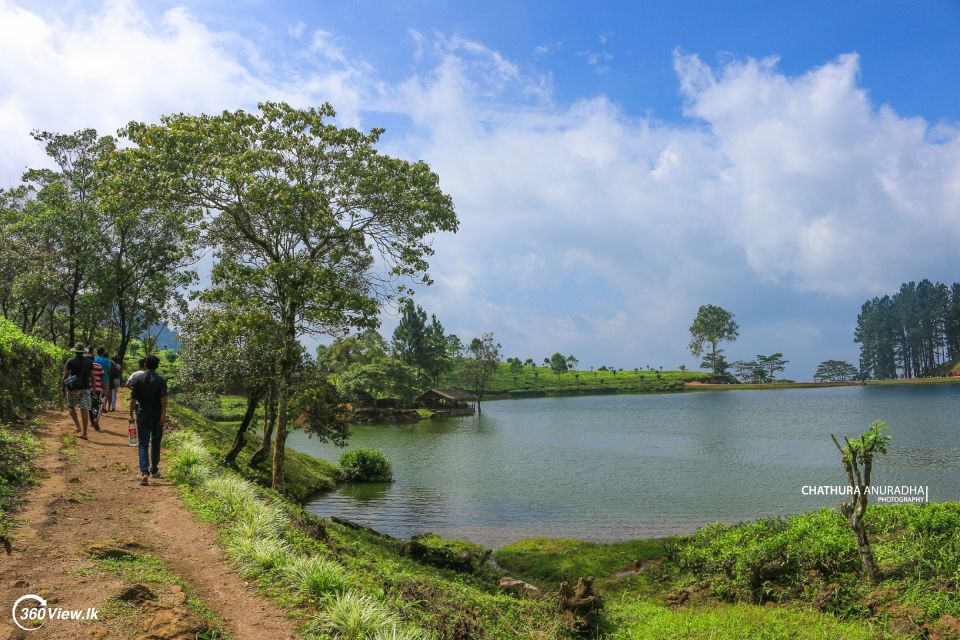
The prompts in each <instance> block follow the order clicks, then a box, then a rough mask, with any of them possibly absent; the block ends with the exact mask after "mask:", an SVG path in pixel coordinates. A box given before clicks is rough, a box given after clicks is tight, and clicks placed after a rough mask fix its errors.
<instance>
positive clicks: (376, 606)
mask: <svg viewBox="0 0 960 640" xmlns="http://www.w3.org/2000/svg"><path fill="white" fill-rule="evenodd" d="M317 621H318V622H319V626H320V628H321V629H322V630H324V631H326V632H327V633H329V634H330V635H331V636H332V637H334V638H338V639H339V640H367V639H369V638H380V637H382V638H390V637H392V635H388V634H392V633H394V632H395V631H396V629H397V624H398V620H397V618H396V616H394V615H393V614H392V613H390V611H388V610H387V609H386V608H384V606H383V605H381V604H380V603H378V602H377V601H375V600H373V599H372V598H369V597H367V596H365V595H362V594H358V593H356V592H354V591H350V592H347V593H343V594H340V595H338V596H337V597H336V598H333V599H332V600H331V601H330V603H329V604H328V605H327V607H326V609H324V610H323V612H322V613H320V615H319V616H318V618H317Z"/></svg>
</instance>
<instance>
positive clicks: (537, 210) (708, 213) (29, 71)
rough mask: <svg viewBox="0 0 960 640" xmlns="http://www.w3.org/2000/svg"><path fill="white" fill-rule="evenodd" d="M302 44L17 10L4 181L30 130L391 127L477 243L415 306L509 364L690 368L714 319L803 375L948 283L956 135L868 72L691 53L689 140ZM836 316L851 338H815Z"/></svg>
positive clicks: (957, 210)
mask: <svg viewBox="0 0 960 640" xmlns="http://www.w3.org/2000/svg"><path fill="white" fill-rule="evenodd" d="M321 27H322V25H321ZM305 29H306V27H305V26H304V27H300V26H296V27H295V28H293V29H292V30H291V33H290V35H291V36H293V38H291V40H292V42H293V46H295V47H299V48H297V49H295V50H293V51H290V52H285V54H284V56H282V58H283V59H282V60H280V59H277V58H278V57H277V56H270V55H268V54H267V52H265V51H263V50H262V49H261V47H258V45H257V43H256V42H255V41H251V40H247V39H245V38H243V37H241V36H239V35H237V34H229V33H221V32H216V31H213V30H211V29H209V28H208V27H207V26H205V25H204V24H202V23H201V22H200V21H198V20H197V19H196V18H195V17H193V16H192V15H191V14H190V13H189V12H188V11H186V10H184V9H174V10H171V11H168V12H166V13H164V14H162V16H161V17H160V18H159V20H158V21H151V20H148V19H147V18H146V17H145V16H144V15H143V14H142V12H141V11H140V10H139V8H138V5H136V4H135V3H133V2H132V1H126V2H120V1H117V2H111V3H107V4H105V5H104V7H103V9H102V11H100V12H98V13H96V14H93V15H90V16H80V17H77V18H76V19H74V20H73V21H64V20H61V19H58V18H52V17H45V16H41V15H40V14H37V13H33V12H30V11H28V10H26V9H23V8H20V7H18V6H16V5H13V4H10V3H9V2H4V1H3V0H0V135H2V136H3V137H4V139H5V140H6V141H8V143H7V144H6V145H4V146H3V149H2V151H0V153H2V154H3V155H0V179H2V180H3V182H4V183H10V182H13V181H15V180H16V178H17V177H18V175H19V172H20V171H21V170H22V168H23V167H24V166H25V165H30V164H36V163H37V162H38V161H39V160H40V158H39V150H38V149H35V148H34V145H33V143H32V141H31V140H30V139H29V137H28V136H27V132H29V130H30V129H32V128H46V129H53V130H59V131H65V130H71V129H76V128H79V127H84V126H96V127H98V128H100V129H102V130H105V131H110V130H112V129H114V128H116V127H118V126H120V125H122V124H123V123H124V122H126V121H127V120H129V119H134V118H136V119H147V120H153V119H156V118H157V117H158V116H159V115H160V114H161V113H165V112H170V111H208V112H209V111H218V110H220V109H223V108H232V107H239V106H245V107H249V106H252V105H253V104H254V103H255V102H257V101H259V100H263V99H286V100H290V101H291V102H294V103H296V104H317V103H319V102H322V101H325V100H328V101H330V102H332V103H333V104H334V105H335V106H336V107H337V109H338V112H339V113H340V119H341V121H342V122H344V123H345V124H351V125H354V124H356V125H362V126H375V125H378V124H380V123H381V120H382V119H384V118H389V119H390V121H391V122H400V123H403V124H402V125H401V126H398V127H395V128H393V129H392V130H391V131H389V132H388V135H387V136H386V137H385V139H384V143H383V144H384V150H385V151H387V152H389V153H394V154H396V155H400V156H403V157H408V158H423V159H425V160H427V161H428V162H429V163H430V164H431V166H432V167H434V169H435V170H436V171H437V172H438V174H439V175H440V176H441V184H442V186H443V188H444V189H445V190H447V191H448V192H450V193H451V194H452V195H453V197H454V201H455V204H456V206H457V210H458V212H459V215H460V217H461V221H462V224H461V231H460V233H458V234H457V235H456V236H452V237H451V236H444V237H443V238H439V239H437V241H436V244H435V248H436V251H437V254H436V256H435V257H434V260H433V263H432V264H433V268H432V273H433V276H434V280H435V285H434V286H433V287H431V288H429V289H425V290H424V291H422V292H420V294H418V295H419V297H420V299H421V304H423V305H424V306H425V307H426V308H427V309H428V310H429V311H431V312H434V313H436V314H437V315H438V316H439V317H440V318H441V320H442V321H443V322H444V324H445V325H446V326H447V328H448V329H449V330H453V331H457V332H458V333H461V334H463V335H465V336H473V335H478V334H479V333H480V332H482V331H486V330H493V331H495V332H496V334H497V336H498V339H500V341H501V342H503V344H504V346H505V348H506V350H507V351H508V352H510V353H515V354H517V355H523V356H524V357H527V356H528V355H529V356H531V357H537V358H538V359H539V358H541V357H542V355H545V354H547V353H552V352H554V351H557V350H559V351H563V352H564V353H569V352H573V353H575V354H576V355H578V356H579V357H581V360H582V361H583V363H584V364H585V365H589V364H604V363H606V364H616V365H618V366H623V367H630V368H632V367H633V366H641V365H643V366H646V365H648V364H649V365H658V364H664V365H665V366H675V365H676V364H678V363H679V362H680V361H681V360H682V359H683V358H684V357H685V356H684V351H685V349H684V347H685V345H686V342H687V339H686V328H687V326H688V325H689V323H690V320H691V319H692V317H693V314H694V313H695V312H696V308H697V306H699V305H700V304H703V303H707V302H711V303H716V304H723V305H727V306H730V307H731V308H732V309H733V310H734V311H735V312H737V313H738V316H739V317H740V319H741V321H742V322H743V324H744V325H745V326H744V332H743V333H744V336H745V338H744V340H747V339H748V338H749V337H750V336H754V338H750V340H752V341H753V342H752V343H751V344H750V345H746V344H745V345H743V349H744V350H745V351H746V355H753V353H755V352H760V351H764V350H766V351H783V352H784V353H786V354H787V357H788V358H791V359H793V360H794V362H797V361H799V360H801V358H797V357H792V356H793V354H791V353H790V352H789V350H790V347H791V346H792V347H795V348H796V349H797V350H800V349H803V350H805V351H806V352H808V353H809V352H810V350H811V346H810V343H811V342H812V341H815V339H820V338H822V339H823V340H826V341H830V340H832V341H833V343H834V344H839V342H840V338H841V337H842V340H843V342H844V343H845V344H849V340H850V336H849V331H850V329H849V326H850V325H852V323H853V321H854V320H855V314H856V308H857V307H858V306H859V302H860V301H862V299H863V297H865V296H868V295H872V294H874V293H877V292H880V291H886V290H889V289H890V288H891V287H894V286H896V285H897V284H898V283H899V282H900V281H902V280H906V279H911V278H916V277H923V276H929V277H941V278H950V277H952V276H951V275H950V274H949V273H946V270H947V268H948V266H949V264H950V263H951V262H952V261H953V259H954V253H955V250H954V249H955V246H956V244H957V241H958V240H960V129H958V127H957V125H956V124H955V123H936V124H930V123H928V122H925V121H924V120H923V119H921V118H916V117H910V116H904V115H900V114H897V113H896V112H894V111H893V110H892V109H891V108H889V107H887V106H884V105H877V104H874V103H873V102H872V101H871V99H870V96H869V94H868V93H867V92H866V90H865V89H864V88H863V86H862V85H861V80H860V77H859V60H858V58H857V57H856V56H855V55H842V56H839V57H837V58H836V59H834V60H830V61H826V62H825V64H823V65H822V66H820V67H818V68H815V69H811V70H809V71H807V72H806V73H803V74H800V75H797V76H788V75H787V74H785V73H783V72H782V71H781V70H780V69H779V68H778V61H777V59H776V58H767V59H760V60H757V59H736V58H731V59H729V60H728V61H727V62H725V63H723V64H721V65H719V66H711V65H708V64H706V63H704V62H703V61H702V60H701V59H700V58H699V57H697V56H696V55H692V54H686V53H682V52H677V53H676V54H675V58H674V64H675V70H676V76H677V87H678V92H679V98H678V99H680V100H682V101H683V104H684V114H685V119H684V120H682V121H680V122H671V123H668V122H663V121H659V120H656V119H655V118H652V117H643V118H638V117H635V116H633V115H632V114H630V113H626V112H624V110H623V109H622V108H621V107H620V106H619V105H617V104H616V103H614V102H612V101H611V100H609V99H608V98H607V97H605V96H602V95H598V96H584V97H583V98H582V99H579V100H576V101H574V102H572V103H566V104H557V102H556V99H555V96H554V92H553V83H554V82H555V80H554V79H553V78H552V77H551V76H550V75H549V74H546V73H541V72H539V71H538V70H536V69H529V68H527V67H525V66H523V65H521V64H519V63H517V62H515V61H512V60H509V59H508V58H506V57H505V56H504V55H502V54H501V53H500V52H498V51H496V50H494V49H492V48H490V47H489V46H487V45H486V44H484V43H481V42H477V41H474V40H469V39H466V38H463V37H461V36H458V35H456V34H453V35H449V34H433V35H429V36H428V35H424V34H422V33H419V32H410V35H411V38H412V42H413V45H414V47H415V50H412V51H411V53H410V55H411V58H412V59H413V61H414V62H416V66H415V68H416V71H415V72H412V73H411V74H409V75H408V76H406V77H403V78H399V79H395V78H392V79H389V80H388V79H385V78H383V77H380V75H379V74H378V72H377V70H376V69H375V68H373V67H371V66H370V65H368V64H367V63H365V62H364V61H363V59H362V56H358V55H357V54H356V53H355V52H351V51H349V50H348V49H345V48H344V47H343V46H342V45H341V44H340V41H339V40H338V38H337V35H336V34H332V33H329V32H327V31H325V30H323V29H322V28H321V29H317V30H314V31H313V32H312V35H311V37H302V36H304V35H305ZM548 44H549V45H550V50H551V51H553V50H555V49H556V47H558V46H559V43H553V42H549V43H548ZM554 45H556V46H554ZM545 46H546V45H545ZM547 52H548V51H547V50H543V51H538V53H540V54H545V53H547ZM287 54H289V55H287ZM598 61H599V60H598ZM789 300H794V302H793V303H792V304H793V306H792V307H791V308H790V309H789V310H787V311H784V315H789V316H791V317H792V320H791V323H779V322H778V321H777V318H776V317H770V315H771V314H770V313H769V312H768V313H766V314H764V319H763V320H762V322H761V321H759V320H758V321H756V323H755V324H756V327H755V328H753V329H751V327H750V322H751V320H750V316H749V314H750V313H754V312H757V310H758V309H760V308H762V305H764V304H766V305H767V306H768V307H769V305H771V304H775V303H776V301H779V302H784V303H785V304H790V303H789ZM796 300H800V301H801V302H800V303H797V302H796ZM824 300H826V301H827V302H824ZM837 300H840V301H842V304H841V305H840V307H842V308H843V313H844V314H849V315H850V317H849V322H848V323H847V325H844V326H835V325H836V323H835V322H834V323H833V324H831V325H830V327H829V331H827V329H824V330H823V333H821V332H820V331H819V330H816V331H815V330H814V329H812V328H811V327H814V328H815V327H822V326H826V325H827V324H829V323H828V322H827V321H826V320H825V315H824V314H826V313H827V312H826V311H825V310H826V309H828V308H829V311H830V313H835V312H836V310H837V309H838V308H839V307H837V306H836V304H835V302H836V301H837ZM785 301H786V302H785ZM830 301H833V302H830ZM824 305H826V306H824ZM830 305H833V306H830ZM844 305H846V306H844ZM818 309H819V310H820V311H818ZM818 313H820V314H821V315H820V316H818V315H817V314H818ZM773 315H775V314H773ZM390 322H391V320H390V318H389V317H388V318H387V319H386V324H387V327H388V328H389V324H390ZM777 327H780V329H777ZM791 327H792V328H791ZM841 333H843V334H844V335H842V336H841ZM768 342H769V343H770V344H769V348H767V347H768V345H767V343H768ZM761 343H762V344H761ZM733 355H734V356H735V357H739V356H738V355H737V354H735V353H734V354H733ZM817 355H820V354H816V355H809V356H807V357H808V358H814V357H816V356H817ZM823 355H824V357H833V354H823ZM594 360H595V361H594ZM686 362H687V364H688V365H689V364H691V362H690V359H689V356H686ZM814 364H815V363H814ZM805 368H807V367H805ZM811 370H812V369H811ZM804 375H808V374H807V373H806V372H804V373H802V374H798V376H804Z"/></svg>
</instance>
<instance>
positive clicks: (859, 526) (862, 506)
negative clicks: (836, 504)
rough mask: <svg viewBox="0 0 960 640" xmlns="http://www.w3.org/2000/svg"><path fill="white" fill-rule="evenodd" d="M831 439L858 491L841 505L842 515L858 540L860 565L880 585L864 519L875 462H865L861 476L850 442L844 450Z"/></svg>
mask: <svg viewBox="0 0 960 640" xmlns="http://www.w3.org/2000/svg"><path fill="white" fill-rule="evenodd" d="M830 437H831V438H832V439H833V443H834V444H835V445H837V449H839V450H840V456H841V460H842V462H843V469H844V471H846V472H847V480H848V481H849V482H850V487H852V488H853V489H854V490H855V491H856V493H855V494H854V495H853V496H851V498H850V501H849V502H846V501H844V502H841V503H840V513H842V514H843V515H844V516H846V518H847V522H848V523H849V524H850V529H851V530H852V531H853V536H854V538H856V541H857V551H858V552H859V554H860V564H862V565H863V570H864V572H865V573H866V574H867V576H868V577H869V578H870V582H872V583H873V584H879V583H880V570H879V569H877V562H876V560H874V558H873V549H872V548H871V546H870V539H869V538H868V537H867V528H866V523H864V521H863V517H864V515H866V513H867V501H868V498H869V496H868V494H867V490H868V489H869V488H870V476H871V472H872V471H873V460H872V459H870V458H869V457H868V458H866V459H865V460H864V463H863V475H862V476H861V475H860V466H859V462H858V460H857V455H856V453H854V452H851V451H850V444H849V442H847V448H846V449H844V448H843V447H841V446H840V443H839V442H838V441H837V439H836V437H834V436H833V435H832V434H831V435H830Z"/></svg>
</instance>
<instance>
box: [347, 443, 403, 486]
mask: <svg viewBox="0 0 960 640" xmlns="http://www.w3.org/2000/svg"><path fill="white" fill-rule="evenodd" d="M340 468H341V469H342V470H343V476H344V478H345V479H347V480H351V481H353V482H390V481H391V480H393V470H392V468H391V467H390V461H389V460H387V458H386V456H384V455H383V451H381V450H380V449H351V450H349V451H344V452H343V454H341V456H340Z"/></svg>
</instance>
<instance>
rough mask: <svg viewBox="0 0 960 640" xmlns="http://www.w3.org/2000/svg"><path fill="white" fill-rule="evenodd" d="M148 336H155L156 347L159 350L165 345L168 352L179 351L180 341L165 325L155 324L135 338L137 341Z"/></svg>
mask: <svg viewBox="0 0 960 640" xmlns="http://www.w3.org/2000/svg"><path fill="white" fill-rule="evenodd" d="M157 332H159V333H157ZM148 335H151V336H157V346H158V347H159V348H161V349H162V348H163V345H167V349H169V350H170V351H179V350H180V341H179V340H178V339H177V334H176V333H174V332H173V330H172V329H170V328H169V327H168V326H166V325H160V324H155V325H153V326H152V327H150V328H149V329H147V330H146V331H144V332H143V333H141V334H140V335H139V336H137V339H138V340H143V338H144V337H146V336H148Z"/></svg>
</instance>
